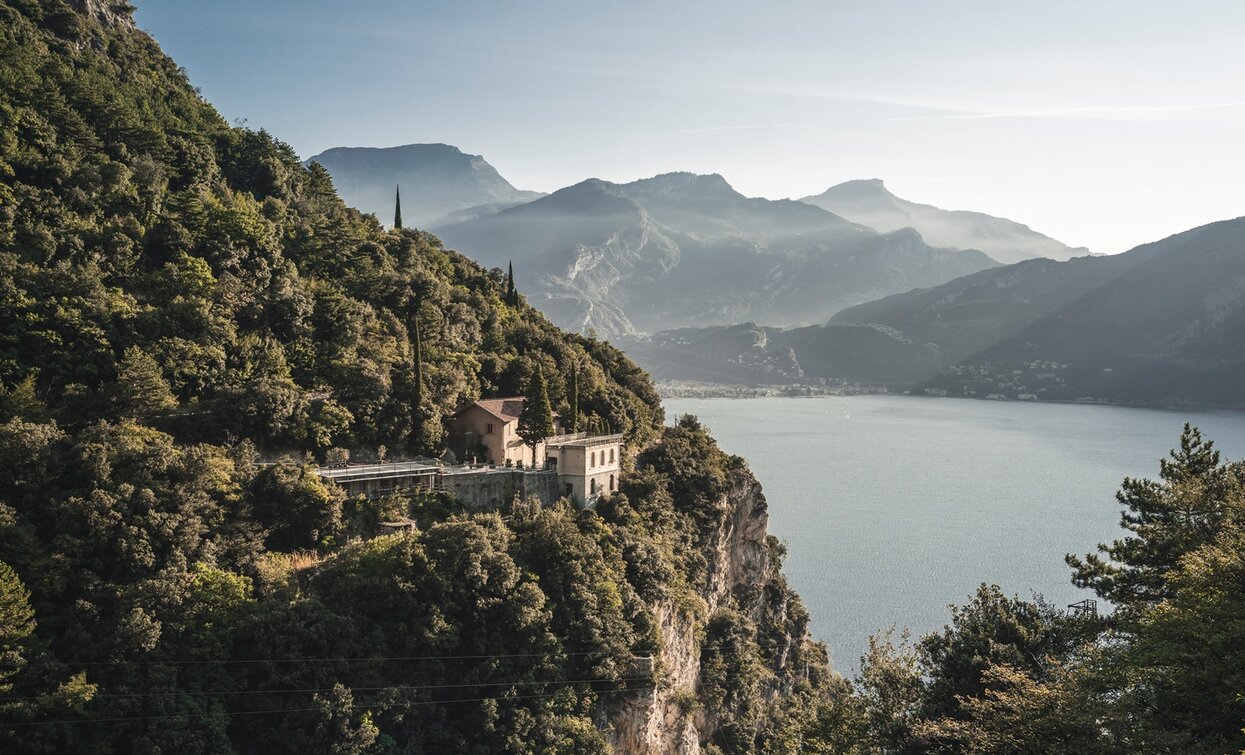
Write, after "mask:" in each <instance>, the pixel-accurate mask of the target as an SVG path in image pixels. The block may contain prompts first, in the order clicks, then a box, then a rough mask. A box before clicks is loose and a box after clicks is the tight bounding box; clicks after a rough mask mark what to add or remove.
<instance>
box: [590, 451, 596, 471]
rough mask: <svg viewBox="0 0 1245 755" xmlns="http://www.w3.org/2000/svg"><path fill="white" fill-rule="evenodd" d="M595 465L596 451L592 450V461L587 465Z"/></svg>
mask: <svg viewBox="0 0 1245 755" xmlns="http://www.w3.org/2000/svg"><path fill="white" fill-rule="evenodd" d="M596 465H597V452H596V451H593V452H592V462H591V463H590V464H588V466H589V467H595V466H596Z"/></svg>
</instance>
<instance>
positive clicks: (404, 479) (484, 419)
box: [319, 397, 623, 508]
mask: <svg viewBox="0 0 1245 755" xmlns="http://www.w3.org/2000/svg"><path fill="white" fill-rule="evenodd" d="M523 403H524V398H523V397H513V398H496V399H482V400H480V401H476V402H475V403H472V404H469V405H467V406H465V407H463V408H462V409H459V410H458V411H457V412H455V413H454V415H453V417H452V418H451V420H450V426H449V435H448V437H447V438H446V445H447V446H448V447H449V450H450V451H451V452H452V453H453V454H454V457H455V461H457V462H460V463H457V464H449V465H447V464H444V463H440V462H434V461H432V460H429V461H428V462H400V463H395V464H368V465H350V466H346V467H324V468H321V469H320V470H319V474H320V477H322V478H324V479H326V480H332V481H333V482H334V483H336V484H337V485H339V486H341V487H343V488H344V489H345V490H346V492H347V493H348V494H350V495H356V494H361V495H366V496H370V497H379V496H383V495H387V494H389V493H392V492H394V491H396V490H401V489H405V488H414V487H423V488H431V489H440V490H448V491H451V492H453V493H455V494H456V495H457V496H458V497H459V499H460V500H462V501H463V502H464V503H465V504H467V505H468V506H470V507H472V508H492V507H496V506H500V505H501V504H502V503H504V502H505V501H507V500H509V499H510V498H513V497H514V496H515V495H522V496H531V497H536V498H540V499H541V500H543V501H545V502H546V503H551V502H552V501H554V500H556V499H557V498H561V497H565V498H569V499H571V500H572V501H574V502H575V504H576V505H579V506H587V507H591V506H594V505H595V504H596V502H597V500H598V499H599V498H600V497H601V496H602V495H605V494H608V493H611V492H613V491H615V490H617V489H618V484H619V477H620V475H621V470H622V467H621V464H622V453H623V436H622V434H620V433H616V434H610V435H594V434H592V433H569V434H568V433H559V434H557V435H554V436H553V437H551V438H548V439H547V440H545V441H544V442H542V443H538V444H537V445H536V453H535V455H533V454H532V447H531V446H529V445H527V444H526V443H524V442H523V439H522V438H520V437H519V434H518V425H519V415H521V414H522V413H523ZM555 430H560V428H559V427H558V426H557V423H556V418H555Z"/></svg>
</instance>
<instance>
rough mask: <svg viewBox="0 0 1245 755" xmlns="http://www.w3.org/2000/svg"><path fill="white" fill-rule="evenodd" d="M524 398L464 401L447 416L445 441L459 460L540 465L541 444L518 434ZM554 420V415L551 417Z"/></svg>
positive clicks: (542, 446) (542, 444)
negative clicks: (447, 427)
mask: <svg viewBox="0 0 1245 755" xmlns="http://www.w3.org/2000/svg"><path fill="white" fill-rule="evenodd" d="M525 401H526V399H525V398H524V397H522V396H514V397H511V398H486V399H480V400H479V401H476V402H475V403H472V404H468V405H467V406H464V407H463V408H461V409H459V410H458V411H456V412H454V416H453V417H452V418H451V419H450V426H449V437H448V438H447V439H446V444H447V445H448V446H449V448H450V450H451V451H453V452H454V454H455V455H456V456H458V459H459V461H472V460H473V459H474V460H477V461H484V462H488V463H491V464H496V465H498V466H507V467H509V466H515V467H517V466H522V467H526V468H531V467H533V466H540V465H542V464H543V463H544V460H545V444H544V443H538V444H537V445H536V453H535V455H533V454H532V447H531V446H529V445H527V444H526V443H524V442H523V439H522V438H520V437H519V415H520V414H522V413H523V404H524V402H525ZM554 421H555V423H556V421H557V419H556V416H555V419H554Z"/></svg>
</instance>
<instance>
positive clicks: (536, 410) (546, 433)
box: [518, 365, 553, 464]
mask: <svg viewBox="0 0 1245 755" xmlns="http://www.w3.org/2000/svg"><path fill="white" fill-rule="evenodd" d="M518 432H519V437H520V438H522V439H523V442H524V443H526V444H528V445H529V446H531V447H532V463H533V464H535V463H536V446H537V444H539V443H540V442H541V441H543V440H545V439H546V438H548V437H550V436H551V435H553V407H552V406H550V405H549V388H548V386H546V385H545V372H544V370H542V369H541V368H540V366H539V365H537V367H536V371H535V372H534V373H532V379H531V382H530V383H529V384H528V386H527V398H526V400H525V401H524V402H523V411H522V412H520V413H519V429H518Z"/></svg>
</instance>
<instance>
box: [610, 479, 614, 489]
mask: <svg viewBox="0 0 1245 755" xmlns="http://www.w3.org/2000/svg"><path fill="white" fill-rule="evenodd" d="M613 490H614V475H610V491H611V492H612V491H613Z"/></svg>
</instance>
